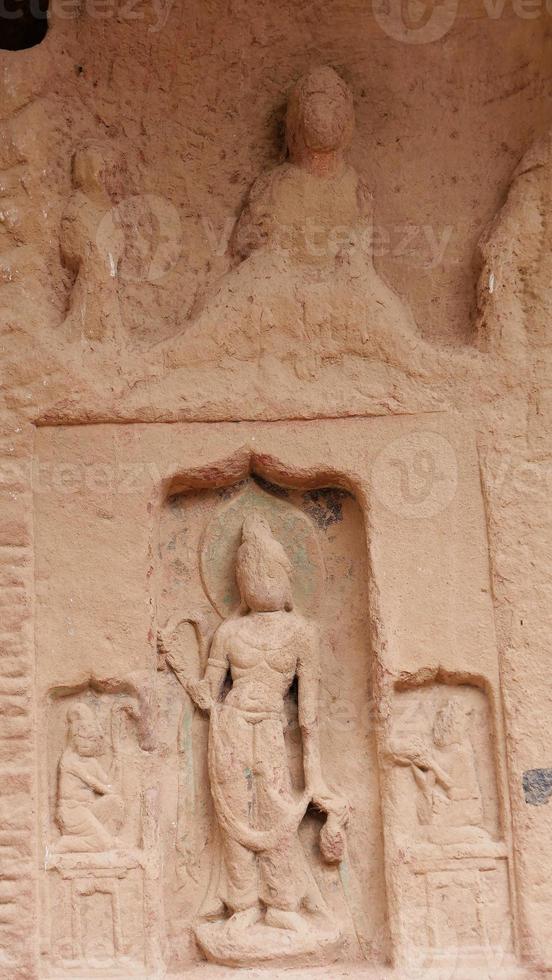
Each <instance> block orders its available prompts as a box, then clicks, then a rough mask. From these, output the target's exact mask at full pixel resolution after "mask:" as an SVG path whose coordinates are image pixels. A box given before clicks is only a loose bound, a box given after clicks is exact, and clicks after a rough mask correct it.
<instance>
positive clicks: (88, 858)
mask: <svg viewBox="0 0 552 980" xmlns="http://www.w3.org/2000/svg"><path fill="white" fill-rule="evenodd" d="M109 685H110V686H111V687H113V686H118V685H117V683H116V682H114V681H113V680H111V681H110V682H109ZM120 686H121V688H124V687H125V685H123V684H121V685H120ZM48 721H49V735H48V772H47V773H46V774H45V775H46V779H47V783H48V792H49V802H50V806H49V820H48V823H47V825H45V826H44V838H45V862H44V864H45V870H46V878H45V881H44V895H43V900H44V902H45V905H46V906H47V907H48V908H49V909H50V915H49V916H48V917H47V921H49V923H50V926H49V935H48V936H47V937H45V954H46V957H47V959H48V960H49V962H50V963H51V964H52V966H54V967H55V968H57V969H61V970H62V971H63V970H67V971H68V972H69V973H71V971H74V970H75V969H76V968H79V969H86V970H92V971H93V972H94V971H102V970H104V971H105V970H106V969H116V970H118V969H120V968H121V967H124V969H125V970H127V971H128V972H130V973H132V972H134V971H135V970H137V971H139V970H142V969H143V967H144V965H149V966H151V967H157V966H159V964H160V962H161V948H160V940H161V932H160V929H159V922H158V921H157V920H158V919H159V914H160V908H161V906H160V895H159V891H158V888H157V884H156V878H157V876H158V867H159V853H158V848H157V823H158V798H157V788H156V786H155V781H154V780H153V779H152V778H151V773H150V772H149V770H150V767H151V764H152V758H153V755H152V753H151V751H148V750H151V746H150V745H148V735H149V733H148V732H147V730H146V729H147V727H148V726H149V724H150V722H151V719H146V718H145V710H144V703H141V699H140V697H139V696H138V697H137V696H135V695H131V694H122V695H121V694H119V695H113V694H107V693H105V692H102V691H101V690H98V689H94V687H93V686H83V687H82V689H79V690H76V691H75V690H72V689H68V690H67V691H65V692H64V691H62V692H61V693H60V691H59V690H58V691H56V692H54V693H53V694H52V695H51V697H50V699H49V704H48ZM54 909H55V910H56V914H55V915H54V914H52V913H53V910H54ZM145 909H150V910H151V911H150V915H149V917H144V910H145ZM155 909H157V912H155V913H153V910H155ZM152 913H153V914H152Z"/></svg>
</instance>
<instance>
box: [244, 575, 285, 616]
mask: <svg viewBox="0 0 552 980" xmlns="http://www.w3.org/2000/svg"><path fill="white" fill-rule="evenodd" d="M238 585H239V589H240V594H241V597H242V599H243V601H244V602H245V604H246V605H247V607H248V608H249V609H251V610H253V612H277V611H278V610H281V609H289V608H291V587H290V582H289V578H288V575H287V573H286V571H285V570H284V569H283V568H282V566H281V565H278V564H276V563H274V564H272V565H270V566H269V565H267V566H266V567H265V568H262V569H257V570H255V569H254V568H252V567H251V566H250V565H245V564H240V565H238Z"/></svg>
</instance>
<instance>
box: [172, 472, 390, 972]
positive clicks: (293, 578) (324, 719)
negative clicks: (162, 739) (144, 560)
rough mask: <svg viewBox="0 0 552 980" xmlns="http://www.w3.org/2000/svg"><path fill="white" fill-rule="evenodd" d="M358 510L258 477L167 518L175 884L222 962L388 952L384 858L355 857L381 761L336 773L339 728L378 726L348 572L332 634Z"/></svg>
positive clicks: (372, 806) (330, 494)
mask: <svg viewBox="0 0 552 980" xmlns="http://www.w3.org/2000/svg"><path fill="white" fill-rule="evenodd" d="M360 520H361V519H360V515H359V513H358V509H357V506H356V505H355V503H354V501H353V499H352V498H351V497H350V496H349V495H348V494H345V493H343V491H339V490H335V489H329V488H328V489H326V490H316V491H307V492H294V491H291V490H287V489H285V488H284V487H277V486H274V485H271V484H267V483H265V482H264V481H258V480H257V481H256V480H253V479H249V480H247V481H245V482H242V483H240V484H237V485H236V486H234V487H230V488H228V489H225V490H224V491H220V492H218V493H217V492H204V493H203V495H198V496H194V495H191V496H190V495H186V494H185V495H181V496H180V497H178V496H177V497H175V498H173V499H172V502H171V505H170V507H169V508H168V509H167V513H166V515H165V518H164V523H163V528H162V550H163V555H164V571H163V583H164V584H163V589H162V599H161V605H162V608H163V609H166V610H167V612H169V610H170V615H169V617H168V620H167V624H166V625H164V627H163V628H162V629H161V630H160V634H159V651H160V667H161V668H162V669H163V670H166V669H167V667H170V669H171V671H172V672H173V673H174V674H175V675H176V677H177V678H178V681H179V682H180V686H181V688H183V690H184V691H185V694H184V695H183V708H182V710H183V717H182V720H181V738H182V739H183V738H184V733H186V735H185V748H184V751H183V752H182V754H181V757H180V760H179V766H180V767H181V772H180V788H179V800H178V804H177V809H178V825H179V827H178V831H177V837H178V840H179V843H177V847H178V848H179V851H180V878H181V880H182V881H185V882H187V883H188V885H189V886H191V887H192V888H194V889H195V892H196V896H197V897H196V900H195V901H196V908H195V911H194V910H193V909H192V910H190V909H189V908H188V910H187V911H186V913H185V914H186V916H187V917H188V919H189V921H190V923H191V926H192V929H193V932H194V934H195V937H196V939H197V943H198V946H199V949H200V950H201V951H202V953H203V955H204V956H206V957H207V958H208V959H211V960H214V961H215V962H219V963H223V964H227V965H233V966H247V965H252V964H258V965H259V964H262V963H271V964H278V963H280V964H282V965H285V964H288V965H293V964H294V963H295V964H301V963H305V962H307V961H308V962H309V963H312V962H316V963H324V962H332V961H333V960H334V959H336V958H338V957H339V958H341V957H344V958H345V959H355V958H358V957H359V956H362V955H366V954H367V953H368V951H369V949H370V948H374V947H375V948H380V949H383V948H385V945H386V937H385V928H384V922H383V909H382V907H381V897H380V899H379V905H380V908H379V909H377V905H378V897H377V895H376V894H375V893H374V892H373V884H372V886H370V884H369V880H370V877H372V878H373V877H374V876H376V880H377V877H378V876H381V865H380V864H379V861H376V862H375V864H373V865H372V866H371V867H370V869H369V868H368V867H366V868H362V867H361V866H359V865H358V864H357V862H356V861H354V864H353V862H352V859H351V855H353V854H358V853H360V851H361V850H362V847H363V844H362V841H365V842H366V843H367V841H368V839H370V838H371V840H372V844H371V847H372V848H373V847H374V846H375V847H376V848H377V841H378V839H379V835H380V832H381V831H380V826H379V816H378V807H377V778H376V772H375V767H374V757H373V756H372V760H371V761H370V762H368V761H367V763H366V764H365V765H364V766H362V768H363V769H365V766H366V765H368V770H367V771H365V772H364V778H366V779H367V785H366V786H361V785H359V784H358V781H357V780H355V779H354V777H353V770H350V769H349V767H348V766H347V765H346V764H344V763H343V764H342V770H341V773H339V772H338V769H337V768H336V764H337V763H338V759H339V755H338V753H337V750H336V745H335V744H334V745H332V736H333V738H334V739H335V740H336V742H337V744H339V745H342V746H343V751H347V745H349V747H350V746H351V744H353V743H356V742H357V741H358V742H359V746H360V744H362V743H363V742H364V741H365V740H367V739H369V737H370V710H369V699H367V698H366V696H364V697H363V696H362V690H363V689H364V690H365V691H366V689H367V687H368V686H369V676H370V663H369V652H368V650H366V649H364V650H363V643H364V642H365V639H364V637H363V635H362V633H360V632H359V631H358V627H359V621H358V618H360V619H361V618H362V611H361V609H362V607H361V601H362V600H361V593H359V592H358V591H357V589H356V588H355V587H354V586H352V583H351V585H350V586H348V587H345V588H343V587H341V588H338V589H337V591H338V593H339V594H340V595H348V597H349V603H350V604H349V605H347V606H346V607H345V608H344V609H341V610H339V612H338V610H337V609H336V613H337V615H338V616H339V619H340V621H342V623H343V625H342V627H341V630H342V635H341V636H339V628H338V627H337V626H336V625H335V624H334V629H333V630H331V632H330V636H328V627H329V625H330V617H329V616H328V613H329V612H330V610H331V609H332V608H334V606H335V599H332V600H329V597H328V577H330V576H331V578H330V581H331V582H332V583H335V576H336V575H337V574H338V573H339V570H340V569H344V568H346V567H348V568H349V574H350V573H351V569H352V562H353V560H354V561H355V563H358V564H360V566H361V567H363V566H364V565H365V557H364V556H363V554H362V549H361V548H360V549H359V546H358V544H357V545H353V539H352V536H353V535H354V534H355V530H358V527H359V523H358V522H359V521H360ZM348 547H349V548H351V549H352V550H351V551H350V552H349V555H348V557H347V548H348ZM353 555H354V556H355V557H354V559H353ZM198 559H199V560H198ZM183 587H184V591H183ZM333 587H334V588H335V585H334V586H333ZM184 596H185V597H186V600H187V603H188V605H187V606H186V604H184V603H183V597H184ZM325 607H329V608H325ZM330 637H331V638H330ZM346 637H349V643H347V640H346ZM334 644H335V647H334V648H335V654H334V655H332V654H331V653H330V649H331V646H334ZM338 650H339V651H341V655H342V656H344V657H345V658H346V662H345V663H338V662H337V661H336V660H335V656H336V655H337V651H338ZM353 658H354V659H353ZM355 678H357V681H356V682H355ZM355 683H356V684H357V686H358V687H357V690H356V691H354V687H355ZM332 691H333V693H332V694H330V692H332ZM328 696H329V698H330V700H329V702H328ZM181 697H182V695H181ZM221 699H222V700H221ZM323 704H324V705H325V709H326V710H324V709H323V707H322V705H323ZM328 707H329V709H330V713H331V716H329V714H328ZM355 721H356V722H357V724H356V725H355ZM359 722H360V726H359V725H358V723H359ZM362 722H364V728H363V727H362ZM347 735H348V736H349V737H348V738H347ZM372 752H373V747H372ZM202 776H203V778H204V780H205V782H203V781H202V778H201V777H202ZM190 780H191V781H193V783H194V785H195V790H193V792H194V796H195V798H194V799H193V800H192V799H190V790H191V787H190V785H189V782H190ZM186 783H187V785H186ZM205 784H207V785H208V786H209V790H210V793H209V794H208V797H206V795H205V794H206V785H205ZM370 786H371V787H372V788H371V791H370ZM370 793H371V796H372V799H371V800H370ZM374 793H375V794H376V798H374ZM361 800H362V801H363V804H362V806H361V805H360V801H361ZM211 801H212V803H211ZM211 806H212V809H211ZM204 807H205V808H206V809H207V811H208V814H207V815H206V817H205V818H203V819H201V818H200V819H199V820H198V817H197V814H198V810H199V812H200V813H201V812H205V811H204ZM351 808H353V810H354V816H353V817H352V823H350V819H349V818H350V814H351ZM363 810H364V813H363ZM370 813H371V816H370V817H369V816H368V815H369V814H370ZM367 820H368V821H369V822H370V823H371V824H372V826H371V827H370V826H369V825H368V824H367V822H366V821H367ZM194 825H195V826H194ZM202 850H203V854H202V853H201V852H202ZM380 881H381V877H380ZM363 887H364V888H366V889H367V894H366V896H365V897H362V898H361V893H362V889H363ZM188 895H189V892H188ZM380 895H381V893H380ZM372 903H373V904H374V905H376V908H373V907H372V908H370V905H371V904H372ZM168 904H172V901H171V900H170V899H169V900H168ZM190 913H191V915H190Z"/></svg>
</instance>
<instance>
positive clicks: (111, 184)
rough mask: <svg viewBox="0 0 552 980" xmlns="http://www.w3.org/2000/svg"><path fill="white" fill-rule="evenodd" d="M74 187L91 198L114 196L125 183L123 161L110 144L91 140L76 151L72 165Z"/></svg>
mask: <svg viewBox="0 0 552 980" xmlns="http://www.w3.org/2000/svg"><path fill="white" fill-rule="evenodd" d="M72 178H73V185H74V187H76V188H78V189H79V190H82V191H84V193H85V194H86V195H87V196H89V197H96V196H98V194H104V195H105V194H108V195H112V194H113V193H114V192H117V191H119V190H120V188H119V184H121V182H123V181H124V179H125V175H124V174H123V172H122V166H121V161H119V160H118V159H117V158H116V156H115V154H114V152H113V150H112V148H111V146H110V145H109V144H108V143H101V142H99V141H94V140H91V141H90V142H89V143H86V144H85V145H84V146H81V147H80V148H79V149H78V150H75V153H74V155H73V163H72Z"/></svg>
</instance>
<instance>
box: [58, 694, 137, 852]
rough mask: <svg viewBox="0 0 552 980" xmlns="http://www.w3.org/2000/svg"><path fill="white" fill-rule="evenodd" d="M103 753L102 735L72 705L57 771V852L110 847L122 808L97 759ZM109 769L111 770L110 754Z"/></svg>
mask: <svg viewBox="0 0 552 980" xmlns="http://www.w3.org/2000/svg"><path fill="white" fill-rule="evenodd" d="M103 751H104V738H103V733H102V731H101V729H100V727H99V725H98V722H97V721H96V718H95V717H94V714H93V712H92V710H91V709H90V708H89V707H88V705H86V704H84V703H82V702H81V703H79V704H76V705H73V706H72V707H71V708H69V710H68V712H67V746H66V748H65V750H64V752H63V754H62V756H61V759H60V761H59V767H58V804H57V814H56V819H57V823H58V826H59V828H60V830H61V832H62V836H61V838H60V839H59V841H58V842H57V844H56V850H57V851H58V852H59V851H73V852H77V853H78V852H82V851H106V850H110V849H112V848H113V847H114V846H116V843H117V841H116V840H115V837H114V834H115V833H116V832H117V831H118V830H119V829H120V827H121V824H122V821H123V817H124V803H123V800H122V797H121V796H120V795H119V793H118V792H117V790H116V789H115V786H114V779H113V777H112V776H111V775H109V774H108V773H107V772H106V770H105V769H104V767H103V766H102V764H101V762H100V761H99V759H98V756H100V755H102V754H103ZM114 763H115V765H114V766H112V769H115V770H116V768H117V766H116V751H115V757H114ZM115 774H116V773H115Z"/></svg>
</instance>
